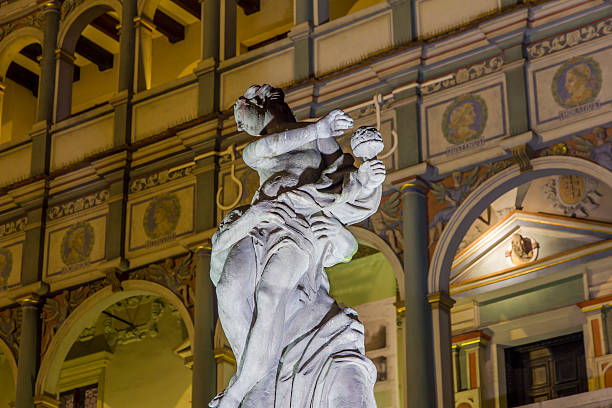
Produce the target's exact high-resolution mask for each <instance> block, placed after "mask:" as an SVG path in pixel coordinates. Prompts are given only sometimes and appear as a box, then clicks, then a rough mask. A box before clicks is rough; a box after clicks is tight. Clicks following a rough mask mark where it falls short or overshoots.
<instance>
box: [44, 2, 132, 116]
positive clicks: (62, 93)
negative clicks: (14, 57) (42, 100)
mask: <svg viewBox="0 0 612 408" xmlns="http://www.w3.org/2000/svg"><path fill="white" fill-rule="evenodd" d="M109 11H114V12H116V13H117V15H118V18H119V21H120V22H121V14H122V12H121V3H120V2H119V1H118V0H92V1H86V2H83V3H81V4H80V5H79V6H77V7H76V8H75V9H74V10H71V11H70V12H69V14H68V15H67V16H66V17H65V19H64V21H62V23H61V24H60V29H59V33H58V36H57V49H58V50H59V51H58V53H57V55H56V58H57V68H56V69H57V72H56V81H55V83H56V84H57V86H56V89H55V116H54V120H55V122H58V121H61V120H63V119H66V118H67V117H69V116H70V113H71V109H72V78H73V73H74V51H75V49H76V44H77V41H78V40H79V36H80V35H81V32H82V31H83V30H84V29H85V27H87V25H88V24H89V23H91V21H92V20H94V19H95V18H97V17H99V16H101V15H102V14H104V13H106V12H109Z"/></svg>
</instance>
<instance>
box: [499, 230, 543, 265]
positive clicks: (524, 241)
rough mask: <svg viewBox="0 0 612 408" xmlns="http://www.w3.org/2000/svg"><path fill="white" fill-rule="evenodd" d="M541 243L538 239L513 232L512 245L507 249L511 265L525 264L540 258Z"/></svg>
mask: <svg viewBox="0 0 612 408" xmlns="http://www.w3.org/2000/svg"><path fill="white" fill-rule="evenodd" d="M539 250H540V245H539V244H538V243H537V242H536V240H534V239H532V238H528V237H523V236H522V235H521V234H513V235H512V239H511V240H510V246H509V248H508V250H507V251H506V261H507V262H508V263H509V264H510V265H523V264H526V263H529V262H533V261H535V260H536V259H538V252H539Z"/></svg>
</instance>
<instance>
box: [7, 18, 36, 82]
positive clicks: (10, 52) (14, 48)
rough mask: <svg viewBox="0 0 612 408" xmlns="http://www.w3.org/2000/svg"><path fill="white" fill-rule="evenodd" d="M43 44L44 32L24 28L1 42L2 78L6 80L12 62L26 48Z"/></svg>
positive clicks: (34, 28) (32, 28)
mask: <svg viewBox="0 0 612 408" xmlns="http://www.w3.org/2000/svg"><path fill="white" fill-rule="evenodd" d="M42 42H43V32H42V31H41V30H40V29H39V28H37V27H22V28H19V29H17V30H15V31H13V32H12V33H10V34H9V35H8V36H6V38H5V39H4V40H2V42H0V77H2V78H4V76H5V75H6V71H7V70H8V67H9V65H10V64H11V61H12V60H13V59H14V57H15V55H17V54H18V53H19V51H21V50H22V49H23V48H24V47H26V46H28V45H30V44H32V43H39V44H42Z"/></svg>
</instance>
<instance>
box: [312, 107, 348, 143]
mask: <svg viewBox="0 0 612 408" xmlns="http://www.w3.org/2000/svg"><path fill="white" fill-rule="evenodd" d="M352 127H353V118H351V117H350V116H349V115H347V114H346V113H344V112H343V111H341V110H340V109H334V110H333V111H331V112H329V113H328V114H327V116H325V117H324V118H323V119H320V120H319V121H318V122H317V138H318V139H327V138H330V137H338V136H342V135H343V134H344V131H345V130H346V129H351V128H352Z"/></svg>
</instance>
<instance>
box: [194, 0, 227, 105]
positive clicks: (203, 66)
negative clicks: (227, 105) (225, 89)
mask: <svg viewBox="0 0 612 408" xmlns="http://www.w3.org/2000/svg"><path fill="white" fill-rule="evenodd" d="M200 4H201V6H202V38H201V43H202V50H201V61H200V64H198V67H197V68H196V69H195V71H194V73H195V74H196V76H197V77H198V116H205V115H207V114H210V113H212V112H215V111H217V110H218V109H219V96H218V95H219V78H218V76H217V73H216V69H217V64H218V63H219V45H220V44H219V41H220V13H221V5H220V0H206V1H201V2H200Z"/></svg>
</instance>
